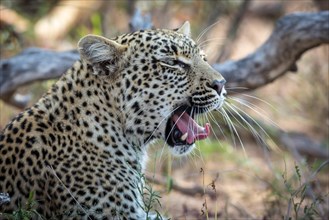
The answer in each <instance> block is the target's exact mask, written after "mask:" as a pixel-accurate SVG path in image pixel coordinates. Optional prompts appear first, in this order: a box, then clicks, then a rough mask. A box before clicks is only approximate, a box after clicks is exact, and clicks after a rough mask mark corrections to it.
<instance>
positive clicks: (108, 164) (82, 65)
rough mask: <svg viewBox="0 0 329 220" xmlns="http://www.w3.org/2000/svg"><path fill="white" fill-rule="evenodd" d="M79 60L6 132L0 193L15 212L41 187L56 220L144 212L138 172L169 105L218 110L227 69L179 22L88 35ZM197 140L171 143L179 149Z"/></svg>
mask: <svg viewBox="0 0 329 220" xmlns="http://www.w3.org/2000/svg"><path fill="white" fill-rule="evenodd" d="M78 47H79V48H78V49H79V52H80V54H81V60H80V61H77V62H76V63H75V64H74V66H73V67H72V68H70V69H69V70H68V71H67V73H66V74H64V75H63V77H62V78H61V79H60V80H59V81H58V82H57V83H56V84H55V85H53V86H52V88H51V89H50V90H49V91H48V93H47V94H45V95H44V96H43V97H42V98H41V99H40V100H39V101H38V102H37V103H36V104H35V105H33V106H32V107H31V108H28V109H27V110H25V111H24V112H22V113H20V114H19V115H18V116H17V117H15V118H14V119H13V120H12V121H11V122H10V123H9V124H8V125H7V126H6V128H5V129H4V130H3V132H2V133H1V134H0V155H1V157H0V192H6V193H9V195H10V197H11V202H10V203H9V204H6V205H2V206H1V207H0V211H1V212H9V211H11V210H13V209H16V208H17V207H18V206H19V205H20V204H25V202H26V200H27V198H28V197H29V193H30V192H34V193H35V200H36V201H37V202H38V209H37V211H38V212H39V213H41V214H42V215H44V216H46V217H47V218H54V219H63V218H64V219H136V220H139V219H145V216H146V215H145V212H144V211H143V209H142V208H141V206H140V204H141V195H140V193H139V192H138V190H137V187H139V186H140V183H141V182H140V181H141V179H140V174H141V172H142V170H143V169H144V165H145V162H146V150H147V145H148V144H149V142H150V141H151V140H154V139H165V129H166V121H167V119H168V117H170V115H171V114H172V112H173V110H174V109H175V108H177V107H179V106H181V105H189V106H195V107H200V108H203V109H207V111H208V110H212V109H214V108H218V107H220V106H221V105H222V103H223V100H224V97H223V95H225V92H222V93H220V94H219V93H218V92H216V90H214V88H213V87H212V86H211V84H212V82H213V81H214V80H222V76H221V75H220V74H219V73H218V72H216V71H215V70H213V69H212V68H211V67H210V65H209V64H208V63H207V62H206V60H205V57H204V55H203V53H202V51H201V50H200V48H199V47H198V46H197V45H196V43H195V42H194V41H193V40H192V39H191V38H190V37H189V24H188V23H186V24H184V25H183V26H182V27H181V28H180V29H179V30H174V31H173V30H165V29H161V30H145V31H138V32H134V33H129V34H125V35H122V36H119V37H116V38H115V39H112V40H110V39H106V38H103V37H98V36H92V35H89V36H86V37H84V38H83V39H82V40H81V41H80V42H79V45H78ZM193 147H194V144H193V145H186V146H172V147H170V149H171V150H172V152H173V153H174V154H175V155H183V154H186V153H188V152H190V151H191V150H192V149H193Z"/></svg>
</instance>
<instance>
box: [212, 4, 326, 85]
mask: <svg viewBox="0 0 329 220" xmlns="http://www.w3.org/2000/svg"><path fill="white" fill-rule="evenodd" d="M328 21H329V11H323V12H318V13H294V14H291V15H287V16H285V17H283V18H281V19H280V20H278V21H277V24H276V28H275V29H274V31H273V32H272V34H271V36H270V37H269V38H268V40H267V41H266V42H265V43H264V44H263V45H262V46H261V47H260V48H258V49H257V50H256V51H255V52H254V53H252V54H250V55H249V56H247V57H245V58H243V59H241V60H238V61H227V62H224V63H222V64H215V65H214V68H215V69H216V70H217V71H219V72H220V73H221V74H222V75H223V76H224V78H226V81H227V82H228V86H229V87H236V86H239V87H246V88H248V89H256V88H258V87H261V86H263V85H266V84H267V83H270V82H272V81H274V80H275V79H277V78H278V77H280V76H282V75H283V74H285V73H286V72H287V71H297V65H296V61H297V60H298V59H299V58H300V57H301V55H302V54H303V53H304V52H305V51H307V50H309V49H311V48H314V47H316V46H319V45H321V44H324V43H329V22H328Z"/></svg>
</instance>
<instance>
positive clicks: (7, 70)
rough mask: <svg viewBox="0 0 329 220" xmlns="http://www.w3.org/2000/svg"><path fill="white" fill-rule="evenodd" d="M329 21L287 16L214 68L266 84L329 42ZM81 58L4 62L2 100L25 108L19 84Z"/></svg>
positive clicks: (27, 57) (239, 82) (327, 15)
mask: <svg viewBox="0 0 329 220" xmlns="http://www.w3.org/2000/svg"><path fill="white" fill-rule="evenodd" d="M328 20H329V12H328V11H324V12H318V13H295V14H291V15H287V16H285V17H283V18H282V19H280V20H279V21H278V23H277V26H276V28H275V30H274V31H273V33H272V35H271V36H270V37H269V39H268V40H267V41H266V42H265V43H264V44H263V45H262V46H261V47H260V48H259V49H257V50H256V51H255V52H254V53H253V54H250V55H249V56H247V57H245V58H243V59H241V60H238V61H227V62H225V63H222V64H214V68H215V69H217V70H218V71H219V72H220V73H222V75H223V76H224V77H225V78H226V80H227V81H228V86H239V87H241V86H242V87H247V88H249V89H255V88H258V87H260V86H263V85H265V84H267V83H270V82H272V81H273V80H275V79H277V78H278V77H280V76H282V75H283V74H285V73H286V72H287V71H289V70H291V71H293V70H296V68H297V66H296V61H297V60H298V59H299V58H300V56H301V55H302V54H303V53H304V52H305V51H307V50H309V49H311V48H314V47H316V46H318V45H321V44H324V43H329V22H328ZM78 59H79V54H78V53H77V52H76V51H66V52H52V51H48V50H43V49H37V48H31V49H27V50H25V51H23V52H22V53H21V54H19V55H17V56H15V57H13V58H10V59H7V60H2V61H0V99H2V100H4V101H7V102H8V103H10V104H12V105H14V106H19V107H25V106H24V105H25V104H24V103H26V101H25V102H21V103H17V102H16V101H17V100H15V99H14V98H13V95H14V93H15V91H16V89H17V88H18V87H20V86H22V85H26V84H29V83H32V82H35V81H38V80H46V79H53V78H58V77H60V76H61V75H62V74H63V73H64V72H65V71H66V70H67V69H68V68H69V67H71V66H72V64H73V63H74V62H75V61H76V60H78ZM18 64H19V65H18ZM23 100H24V99H23Z"/></svg>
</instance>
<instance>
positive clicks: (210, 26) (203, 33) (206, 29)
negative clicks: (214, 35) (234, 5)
mask: <svg viewBox="0 0 329 220" xmlns="http://www.w3.org/2000/svg"><path fill="white" fill-rule="evenodd" d="M219 22H221V20H218V21H216V22H215V23H213V24H211V25H209V26H208V27H207V28H205V29H204V30H203V31H202V32H201V33H200V34H199V36H198V37H197V38H196V40H195V42H196V43H198V42H199V40H200V39H201V38H202V37H203V35H205V34H206V33H207V32H208V31H209V30H210V29H211V28H212V27H214V26H215V25H216V24H218V23H219Z"/></svg>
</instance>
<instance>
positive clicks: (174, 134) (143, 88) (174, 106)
mask: <svg viewBox="0 0 329 220" xmlns="http://www.w3.org/2000/svg"><path fill="white" fill-rule="evenodd" d="M188 35H189V24H188V23H186V24H184V25H183V26H182V27H181V28H180V29H179V30H177V31H171V30H147V31H141V32H136V33H133V34H127V35H122V36H119V37H117V38H116V39H114V40H108V39H105V38H101V37H96V36H87V37H85V38H84V39H82V40H81V41H80V43H79V48H80V53H81V57H82V59H85V60H86V61H87V62H88V63H90V64H91V65H93V67H94V73H95V74H103V75H106V76H107V77H108V80H109V81H111V84H112V85H115V87H117V91H118V93H117V94H116V95H117V96H118V99H117V101H118V102H120V113H119V114H120V115H121V122H122V127H123V129H124V130H125V133H126V134H127V137H128V136H130V138H131V140H132V141H133V142H137V143H138V144H142V145H143V144H147V143H148V142H149V141H150V140H152V139H155V138H160V139H163V140H165V141H166V143H167V144H168V145H169V146H170V149H171V151H172V153H173V154H175V155H184V154H187V153H189V152H190V151H191V150H192V149H193V147H194V146H195V141H197V140H201V139H204V138H206V137H208V135H209V129H210V128H209V124H205V125H204V126H201V125H198V124H197V122H196V121H195V120H194V118H195V116H196V115H197V114H201V113H205V112H208V111H211V110H214V109H218V108H220V107H221V106H222V105H223V103H224V100H225V95H226V91H225V89H224V84H225V80H224V79H223V77H222V76H221V75H220V74H219V73H218V72H216V71H215V70H214V69H213V68H212V67H211V66H210V65H209V64H208V63H207V61H206V58H205V56H204V54H203V52H202V51H201V50H200V48H199V47H198V46H197V45H196V43H195V42H194V41H193V40H192V39H191V38H190V37H189V36H188ZM104 57H105V58H104ZM105 79H106V78H105Z"/></svg>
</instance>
